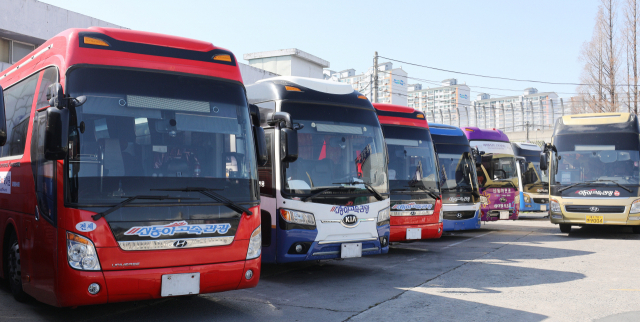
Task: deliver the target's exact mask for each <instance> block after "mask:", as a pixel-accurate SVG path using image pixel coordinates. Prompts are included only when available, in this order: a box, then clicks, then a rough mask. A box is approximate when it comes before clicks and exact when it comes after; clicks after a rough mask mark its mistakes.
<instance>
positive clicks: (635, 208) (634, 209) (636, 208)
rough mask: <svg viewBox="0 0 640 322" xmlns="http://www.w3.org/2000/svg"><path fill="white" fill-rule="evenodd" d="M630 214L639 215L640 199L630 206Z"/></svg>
mask: <svg viewBox="0 0 640 322" xmlns="http://www.w3.org/2000/svg"><path fill="white" fill-rule="evenodd" d="M629 213H630V214H637V213H640V199H637V200H636V201H634V202H633V203H632V204H631V210H629Z"/></svg>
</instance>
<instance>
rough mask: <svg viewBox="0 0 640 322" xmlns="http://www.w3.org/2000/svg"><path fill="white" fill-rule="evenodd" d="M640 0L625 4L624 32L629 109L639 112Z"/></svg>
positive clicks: (630, 0)
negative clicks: (639, 33) (639, 51)
mask: <svg viewBox="0 0 640 322" xmlns="http://www.w3.org/2000/svg"><path fill="white" fill-rule="evenodd" d="M638 9H639V8H638V0H627V1H626V3H625V6H624V18H625V19H624V24H625V28H624V34H625V37H624V38H625V40H626V46H627V74H628V77H627V79H628V80H627V82H626V83H627V85H628V86H627V91H628V92H630V93H628V96H627V97H628V104H629V110H630V111H633V113H634V114H638V18H639V17H638Z"/></svg>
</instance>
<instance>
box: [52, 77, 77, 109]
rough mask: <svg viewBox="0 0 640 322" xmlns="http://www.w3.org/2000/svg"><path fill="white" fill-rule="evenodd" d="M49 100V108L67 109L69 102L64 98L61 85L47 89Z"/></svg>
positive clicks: (53, 85) (57, 84)
mask: <svg viewBox="0 0 640 322" xmlns="http://www.w3.org/2000/svg"><path fill="white" fill-rule="evenodd" d="M47 100H48V101H49V106H53V107H56V108H58V109H59V110H61V109H63V108H65V107H67V101H68V100H66V99H65V98H64V91H63V90H62V85H60V83H54V84H51V85H49V87H47ZM83 103H84V102H83Z"/></svg>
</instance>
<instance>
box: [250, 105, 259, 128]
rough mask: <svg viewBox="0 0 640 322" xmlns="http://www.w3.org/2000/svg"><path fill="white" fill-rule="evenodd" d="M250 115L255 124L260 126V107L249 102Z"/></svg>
mask: <svg viewBox="0 0 640 322" xmlns="http://www.w3.org/2000/svg"><path fill="white" fill-rule="evenodd" d="M249 116H251V121H252V122H253V125H255V126H260V109H259V108H258V106H257V105H254V104H249Z"/></svg>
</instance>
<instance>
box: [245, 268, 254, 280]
mask: <svg viewBox="0 0 640 322" xmlns="http://www.w3.org/2000/svg"><path fill="white" fill-rule="evenodd" d="M252 277H253V271H252V270H250V269H249V270H247V271H246V272H245V273H244V278H246V279H248V280H250V279H251V278H252Z"/></svg>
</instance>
